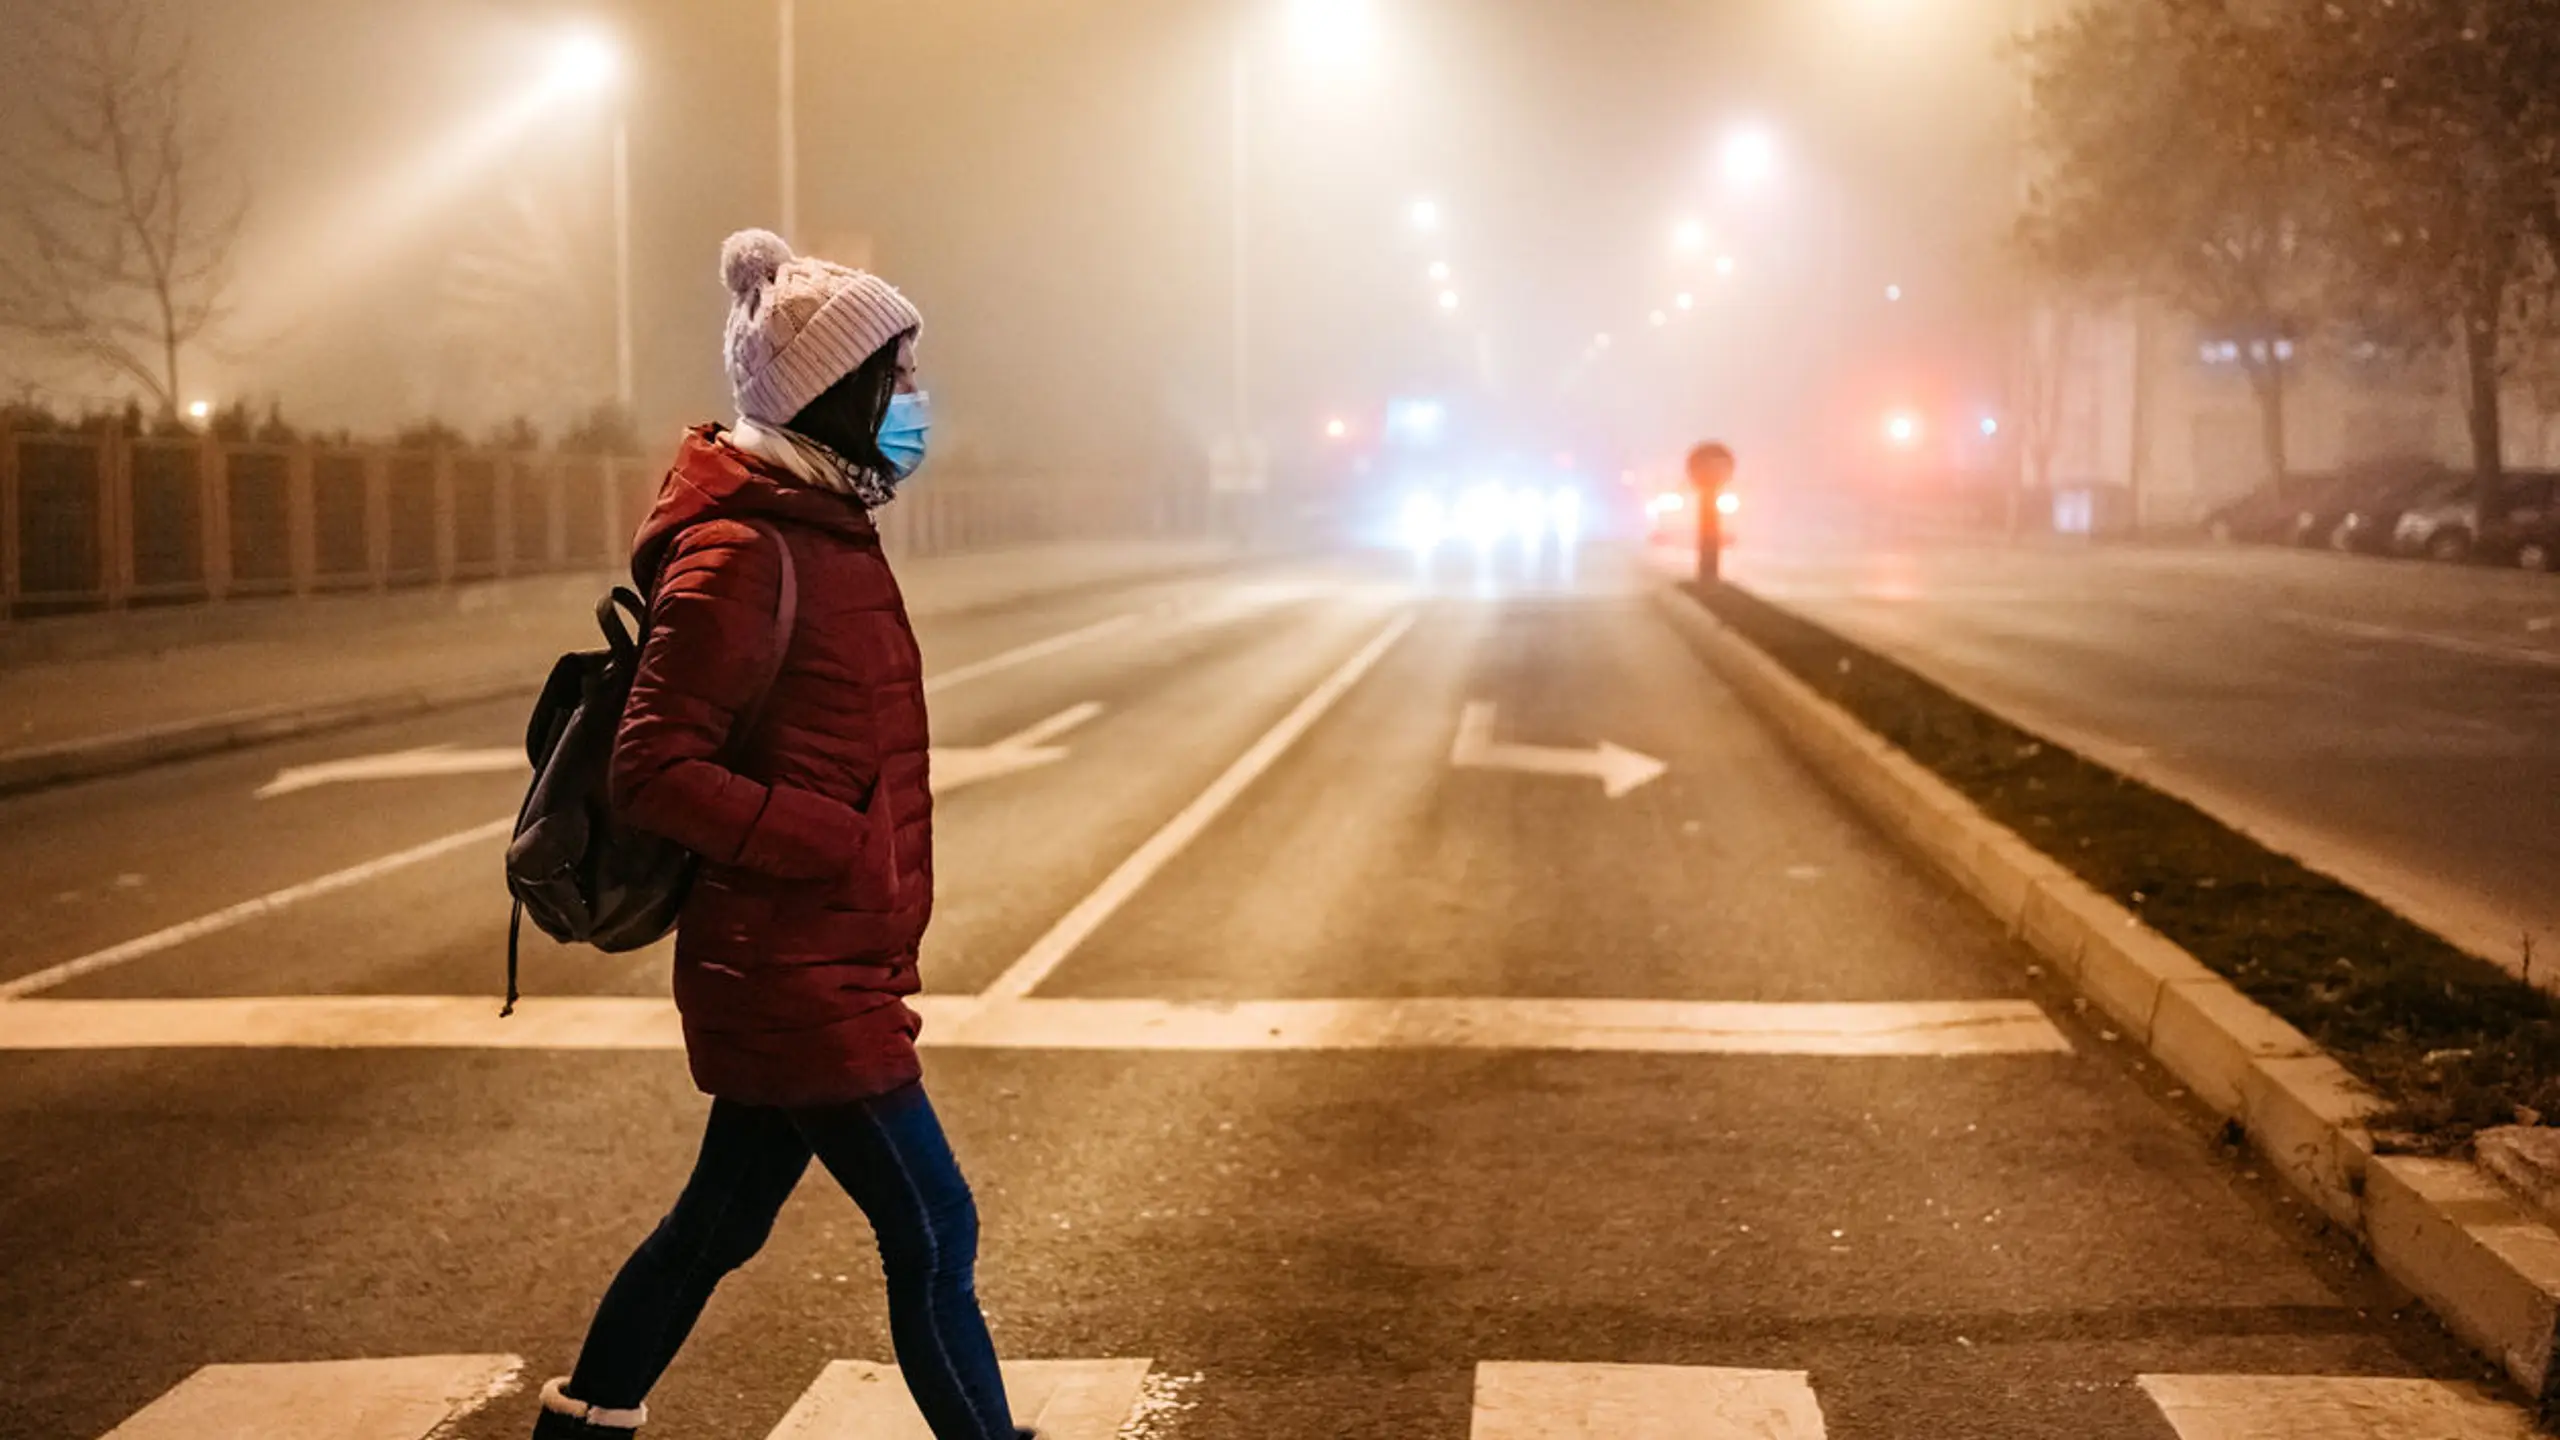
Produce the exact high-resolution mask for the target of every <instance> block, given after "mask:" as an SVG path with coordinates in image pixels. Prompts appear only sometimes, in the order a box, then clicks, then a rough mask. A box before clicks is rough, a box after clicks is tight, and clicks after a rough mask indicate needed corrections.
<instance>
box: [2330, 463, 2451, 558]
mask: <svg viewBox="0 0 2560 1440" xmlns="http://www.w3.org/2000/svg"><path fill="white" fill-rule="evenodd" d="M2394 468H2395V473H2393V474H2391V475H2389V476H2388V477H2387V478H2380V479H2376V480H2375V481H2374V482H2373V483H2372V484H2371V485H2369V486H2367V487H2365V488H2363V489H2362V490H2360V491H2357V492H2354V493H2351V494H2350V495H2348V496H2347V497H2346V498H2345V499H2344V500H2343V501H2342V502H2341V503H2340V504H2339V505H2337V506H2336V507H2335V508H2333V509H2331V510H2328V511H2325V512H2323V513H2321V514H2320V515H2319V516H2318V517H2317V518H2316V519H2315V521H2314V524H2313V527H2312V528H2313V531H2314V534H2315V535H2316V537H2317V540H2318V543H2321V544H2325V545H2327V546H2328V547H2329V548H2330V549H2332V550H2349V551H2354V552H2356V553H2358V554H2363V555H2385V554H2389V553H2390V551H2391V548H2392V545H2391V542H2392V537H2393V536H2394V535H2395V534H2396V533H2397V531H2398V529H2399V525H2400V517H2401V516H2402V515H2405V514H2407V513H2408V512H2409V511H2411V510H2421V509H2426V508H2429V507H2432V506H2436V505H2441V504H2443V503H2444V502H2446V501H2447V500H2452V499H2455V498H2457V497H2459V496H2460V495H2461V493H2462V490H2463V487H2464V486H2466V485H2469V484H2470V483H2471V481H2470V478H2469V477H2468V476H2464V475H2457V474H2455V473H2453V472H2452V471H2449V470H2446V469H2445V468H2444V467H2442V466H2440V465H2434V464H2428V463H2416V464H2411V465H2407V466H2401V467H2394Z"/></svg>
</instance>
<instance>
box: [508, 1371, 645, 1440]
mask: <svg viewBox="0 0 2560 1440" xmlns="http://www.w3.org/2000/svg"><path fill="white" fill-rule="evenodd" d="M568 1383H569V1379H568V1377H567V1376H565V1375H564V1376H562V1377H560V1378H559V1379H557V1380H546V1381H544V1382H543V1383H542V1414H541V1416H540V1417H539V1418H538V1419H536V1420H535V1421H534V1422H533V1440H631V1437H632V1436H634V1435H636V1434H638V1433H639V1432H640V1427H641V1426H643V1425H646V1424H648V1423H649V1407H648V1406H646V1405H635V1406H633V1407H632V1408H630V1409H628V1410H607V1409H605V1408H604V1407H603V1406H601V1405H590V1404H588V1403H587V1402H586V1401H584V1400H572V1399H570V1398H569V1392H568V1390H567V1389H565V1388H564V1387H565V1386H567V1385H568Z"/></svg>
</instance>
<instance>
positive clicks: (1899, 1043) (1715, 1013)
mask: <svg viewBox="0 0 2560 1440" xmlns="http://www.w3.org/2000/svg"><path fill="white" fill-rule="evenodd" d="M914 1004H915V1007H916V1009H917V1011H918V1013H919V1014H921V1015H922V1016H923V1018H924V1035H923V1039H922V1043H923V1044H924V1045H925V1046H926V1047H928V1048H933V1049H946V1050H1115V1051H1234V1052H1248V1051H1308V1050H1336V1051H1339V1050H1544V1051H1580V1052H1586V1053H1596V1052H1611V1051H1615V1052H1648V1053H1657V1054H1687V1055H1793V1056H1817V1057H1821V1056H1827V1057H1838V1058H1858V1057H1864V1058H1889V1057H1908V1058H1927V1057H1940V1058H1950V1057H1964V1056H1985V1055H2054V1054H2064V1053H2068V1052H2069V1050H2070V1048H2071V1044H2070V1041H2068V1040H2067V1039H2065V1038H2064V1037H2063V1035H2062V1032H2061V1031H2060V1030H2058V1029H2056V1028H2055V1027H2054V1025H2053V1022H2052V1021H2050V1020H2048V1019H2046V1018H2045V1015H2044V1012H2043V1011H2041V1010H2039V1009H2037V1008H2036V1007H2035V1005H2034V1004H2033V1003H2031V1002H2029V1001H2024V1000H1941V1001H1921V1002H1913V1003H1899V1004H1895V1003H1842V1004H1824V1003H1791V1004H1754V1003H1749V1002H1742V1001H1695V1000H1519V999H1501V1000H1491V999H1415V1000H1253V1001H1245V1002H1241V1003H1236V1004H1197V1003H1184V1002H1179V1001H1171V1000H1039V999H996V1000H988V999H981V998H979V997H976V996H965V995H927V996H921V997H918V999H917V1000H916V1001H915V1002H914ZM683 1045H684V1035H683V1031H682V1029H681V1027H680V1026H679V1025H678V1023H677V1019H676V1011H675V1006H674V1004H673V1003H672V1002H671V1001H668V1000H663V999H651V998H645V997H640V996H591V997H560V998H546V997H536V998H533V999H529V1000H526V1001H524V1002H523V1004H522V1005H521V1006H520V1007H519V1008H518V1010H517V1011H516V1014H515V1015H514V1017H513V1018H510V1019H506V1020H501V1019H499V1018H498V1006H497V1002H496V1001H495V1000H494V999H493V998H491V997H487V996H472V995H289V996H273V997H266V996H259V997H242V998H234V997H222V998H210V999H184V1000H16V1001H9V1002H6V1003H0V1051H11V1050H152V1049H235V1048H247V1049H287V1050H295V1049H318V1050H348V1049H377V1050H411V1049H415V1050H562V1051H574V1050H596V1051H648V1050H678V1049H681V1048H683Z"/></svg>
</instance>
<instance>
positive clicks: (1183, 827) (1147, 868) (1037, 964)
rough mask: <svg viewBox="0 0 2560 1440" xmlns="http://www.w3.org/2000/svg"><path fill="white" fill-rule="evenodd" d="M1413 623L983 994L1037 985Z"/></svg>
mask: <svg viewBox="0 0 2560 1440" xmlns="http://www.w3.org/2000/svg"><path fill="white" fill-rule="evenodd" d="M1412 628H1413V614H1412V612H1410V611H1407V612H1406V613H1404V614H1401V615H1398V616H1397V617H1396V618H1395V619H1394V620H1392V621H1390V622H1389V623H1388V625H1387V627H1386V629H1384V630H1382V631H1380V632H1379V633H1378V635H1377V637H1376V638H1375V639H1373V640H1371V641H1370V642H1369V643H1368V644H1366V645H1364V646H1362V647H1360V650H1359V652H1358V653H1357V654H1354V655H1353V656H1352V657H1351V658H1350V659H1348V660H1346V661H1344V662H1343V663H1342V665H1341V667H1340V668H1339V669H1336V670H1335V671H1334V672H1333V673H1332V674H1331V675H1328V676H1326V677H1325V678H1324V681H1323V682H1322V683H1321V684H1319V685H1317V686H1316V688H1315V689H1313V690H1311V691H1309V692H1308V693H1307V696H1306V698H1305V699H1303V700H1300V701H1299V702H1298V704H1297V706H1296V708H1294V709H1292V710H1291V711H1290V712H1289V713H1288V714H1286V715H1284V716H1282V717H1281V718H1280V723H1278V724H1276V725H1274V726H1272V727H1271V728H1270V729H1269V730H1268V731H1266V732H1264V734H1263V736H1262V738H1261V739H1259V740H1256V741H1254V742H1253V745H1252V747H1251V748H1249V749H1247V750H1246V751H1245V752H1244V753H1243V754H1242V755H1239V756H1237V757H1236V759H1235V763H1233V764H1231V765H1229V766H1228V767H1227V768H1226V771H1225V773H1223V774H1221V775H1219V776H1218V778H1217V779H1215V780H1213V781H1211V782H1209V788H1208V789H1206V790H1203V791H1201V792H1200V794H1199V795H1198V796H1197V797H1195V798H1194V799H1193V800H1192V802H1191V803H1190V804H1188V805H1186V806H1184V807H1183V808H1182V811H1181V813H1179V814H1177V815H1175V816H1174V817H1173V818H1172V819H1171V820H1168V821H1166V822H1165V826H1164V828H1163V829H1161V830H1158V831H1157V832H1156V833H1155V834H1153V835H1151V836H1149V837H1147V841H1146V843H1145V844H1143V845H1140V846H1139V847H1138V848H1137V850H1136V851H1135V852H1134V853H1132V854H1131V855H1130V856H1129V858H1128V859H1126V860H1123V861H1121V862H1120V866H1119V868H1118V869H1116V870H1113V871H1112V872H1111V873H1110V875H1108V876H1106V877H1105V878H1104V879H1103V882H1102V884H1101V885H1100V886H1098V887H1096V888H1095V890H1094V892H1093V893H1092V894H1090V895H1087V896H1086V897H1084V899H1083V900H1081V901H1078V902H1077V904H1076V907H1075V908H1074V909H1072V910H1069V911H1068V912H1067V913H1066V914H1065V915H1063V916H1061V917H1059V919H1058V923H1056V924H1055V925H1052V926H1050V927H1049V931H1048V933H1047V934H1045V935H1042V936H1041V937H1040V938H1039V939H1038V940H1035V941H1033V942H1032V944H1031V948H1030V949H1028V950H1026V951H1024V952H1023V953H1022V958H1020V959H1018V960H1016V961H1014V962H1013V964H1012V965H1011V966H1009V967H1007V968H1006V970H1005V972H1004V973H1003V974H1002V975H999V976H997V977H996V980H995V983H994V984H992V985H989V986H988V987H987V992H986V993H987V995H988V996H989V997H991V998H995V999H1007V998H1013V997H1018V996H1023V995H1028V994H1030V993H1031V992H1032V991H1033V990H1035V989H1037V988H1038V987H1039V985H1040V983H1041V982H1042V981H1044V980H1046V979H1048V978H1049V975H1050V973H1051V972H1052V971H1054V970H1056V969H1057V968H1058V966H1059V965H1060V964H1062V963H1064V962H1065V960H1066V958H1067V957H1068V956H1070V955H1072V954H1074V953H1075V951H1076V947H1077V946H1079V945H1082V944H1083V943H1084V942H1085V941H1086V940H1087V939H1089V938H1091V936H1092V935H1093V932H1094V931H1096V930H1098V929H1100V928H1102V923H1103V922H1104V921H1106V920H1108V919H1110V918H1111V916H1112V915H1113V914H1114V913H1115V912H1117V911H1118V910H1119V908H1120V907H1121V906H1123V905H1125V904H1127V903H1128V902H1129V898H1130V897H1131V896H1133V895H1135V894H1137V893H1138V892H1139V891H1140V890H1141V889H1144V888H1145V886H1146V884H1147V882H1148V881H1149V880H1152V879H1154V878H1155V875H1156V872H1157V871H1159V870H1162V869H1163V868H1164V867H1165V866H1166V865H1167V864H1169V863H1171V861H1172V860H1173V858H1174V857H1175V856H1177V855H1180V854H1181V853H1182V852H1183V850H1184V849H1186V848H1187V847H1189V845H1190V844H1191V842H1192V841H1194V840H1196V839H1198V838H1199V837H1200V833H1201V832H1202V831H1203V830H1206V829H1208V828H1209V824H1210V822H1211V821H1213V820H1215V819H1217V818H1218V816H1219V815H1221V814H1223V813H1224V812H1225V811H1226V808H1227V807H1228V806H1229V805H1232V804H1234V803H1235V801H1236V797H1237V796H1239V795H1241V794H1243V793H1244V791H1245V789H1246V787H1248V786H1250V785H1251V784H1253V782H1254V781H1255V780H1256V779H1258V778H1260V777H1261V775H1262V773H1263V772H1264V771H1266V770H1268V769H1270V768H1271V767H1272V765H1273V764H1274V763H1275V762H1277V761H1278V760H1279V759H1280V757H1281V756H1282V755H1285V754H1287V753H1288V751H1289V748H1290V747H1291V746H1293V745H1295V744H1297V743H1298V740H1299V737H1301V736H1303V735H1305V734H1306V733H1307V731H1308V730H1309V729H1311V728H1313V727H1314V725H1315V723H1316V721H1318V720H1320V719H1322V718H1323V717H1324V714H1325V712H1326V711H1328V710H1330V709H1332V708H1333V706H1334V703H1335V702H1336V701H1338V700H1340V699H1341V698H1342V697H1343V696H1344V695H1345V694H1346V693H1348V692H1349V691H1350V689H1351V687H1352V686H1354V685H1357V684H1359V683H1360V677H1361V676H1363V675H1366V674H1368V673H1369V669H1370V667H1371V666H1374V665H1376V664H1377V663H1378V660H1379V658H1380V657H1381V656H1384V655H1385V654H1386V653H1387V651H1388V649H1389V648H1391V647H1392V646H1394V644H1395V643H1396V641H1398V640H1400V639H1402V638H1404V633H1405V632H1406V631H1407V630H1410V629H1412Z"/></svg>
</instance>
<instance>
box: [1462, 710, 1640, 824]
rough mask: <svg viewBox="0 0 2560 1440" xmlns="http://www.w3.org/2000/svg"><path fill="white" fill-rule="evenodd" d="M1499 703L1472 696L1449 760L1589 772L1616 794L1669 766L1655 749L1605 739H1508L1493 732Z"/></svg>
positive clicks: (1482, 766) (1478, 766)
mask: <svg viewBox="0 0 2560 1440" xmlns="http://www.w3.org/2000/svg"><path fill="white" fill-rule="evenodd" d="M1494 714H1495V707H1494V703H1493V702H1492V701H1490V700H1471V701H1468V702H1467V707H1466V709H1464V710H1462V711H1460V712H1459V714H1458V738H1457V740H1456V741H1455V742H1454V743H1452V744H1451V745H1450V747H1449V763H1450V764H1451V765H1454V766H1456V767H1457V768H1459V769H1461V770H1514V771H1519V772H1521V773H1524V774H1529V775H1564V776H1572V777H1587V778H1590V779H1595V780H1598V781H1599V782H1600V788H1601V791H1602V792H1603V793H1604V794H1606V795H1607V796H1608V797H1609V798H1610V799H1612V800H1615V799H1617V798H1619V797H1620V796H1622V795H1625V794H1627V793H1628V792H1630V791H1633V790H1635V789H1637V788H1639V787H1641V786H1644V785H1648V784H1651V783H1652V782H1654V781H1656V780H1659V779H1661V778H1662V776H1663V775H1664V773H1665V772H1667V771H1669V770H1670V768H1671V767H1670V766H1668V765H1666V764H1664V763H1663V762H1661V761H1659V760H1656V759H1654V758H1653V757H1652V756H1650V755H1646V754H1642V753H1640V752H1638V751H1634V750H1629V749H1627V748H1626V747H1625V746H1623V745H1613V744H1611V743H1609V742H1608V741H1606V740H1603V741H1601V742H1600V743H1599V745H1597V746H1595V747H1593V748H1592V749H1589V750H1562V749H1557V748H1555V747H1553V746H1547V745H1507V744H1502V743H1499V742H1497V741H1496V740H1495V739H1494V738H1493V726H1494Z"/></svg>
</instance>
